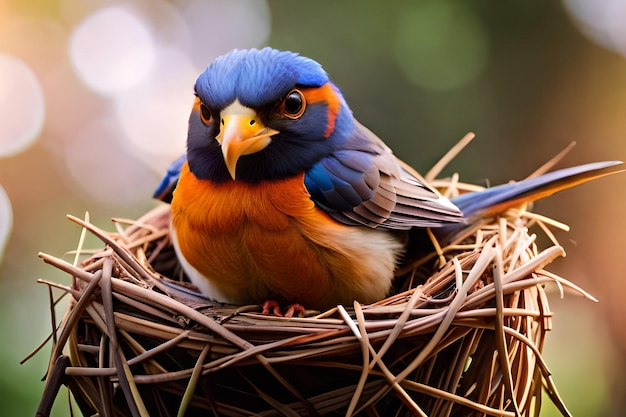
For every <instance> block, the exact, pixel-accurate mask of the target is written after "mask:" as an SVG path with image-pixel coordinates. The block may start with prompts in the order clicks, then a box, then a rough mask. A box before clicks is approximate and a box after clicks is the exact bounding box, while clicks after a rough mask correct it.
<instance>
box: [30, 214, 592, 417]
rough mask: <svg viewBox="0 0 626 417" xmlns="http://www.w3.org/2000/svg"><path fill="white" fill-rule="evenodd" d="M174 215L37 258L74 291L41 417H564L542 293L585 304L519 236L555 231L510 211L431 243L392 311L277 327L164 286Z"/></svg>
mask: <svg viewBox="0 0 626 417" xmlns="http://www.w3.org/2000/svg"><path fill="white" fill-rule="evenodd" d="M169 215H170V214H169V207H168V206H160V207H158V208H156V209H154V210H153V211H151V212H149V213H147V214H146V215H145V216H144V217H142V218H141V219H139V220H137V221H134V222H128V221H117V223H116V224H117V226H118V227H117V230H116V232H113V233H109V232H105V231H103V230H101V229H99V228H97V227H96V226H94V225H92V224H90V223H88V222H85V221H80V220H78V219H74V220H75V221H76V222H78V223H80V224H81V225H82V226H83V227H84V228H85V229H87V230H89V231H90V232H92V233H95V234H96V235H98V236H99V237H100V238H101V239H102V240H103V242H104V243H105V246H104V248H103V249H102V250H100V251H98V253H95V254H93V255H92V256H90V257H89V258H88V259H87V260H85V261H83V262H82V263H81V264H80V265H78V266H74V265H73V264H71V263H69V262H66V261H64V260H61V259H58V258H55V257H52V256H48V255H41V256H42V257H43V259H44V260H45V261H46V262H48V263H50V264H52V265H54V266H56V267H57V268H60V269H62V270H64V271H66V272H68V273H69V274H70V275H71V276H72V277H73V280H72V284H71V285H70V286H63V285H59V284H51V283H48V284H49V285H50V286H51V287H57V288H61V289H62V290H63V291H64V292H66V293H67V294H69V296H70V298H71V300H70V303H69V307H68V309H67V311H66V313H65V316H64V317H63V319H62V320H61V323H60V324H59V328H58V330H57V331H56V340H55V343H54V345H53V349H52V355H51V362H50V370H49V374H48V381H47V388H46V393H47V395H46V396H45V397H44V401H42V407H41V408H40V410H44V411H43V412H42V413H43V414H45V410H46V409H48V407H49V405H50V403H51V401H52V399H53V398H54V396H55V395H56V390H55V389H56V388H57V385H58V384H59V383H60V382H63V383H65V384H66V385H68V387H69V389H70V390H71V392H72V394H73V396H74V398H75V399H76V401H77V403H78V404H79V406H80V408H81V411H82V413H83V415H85V416H90V415H95V414H98V415H101V416H126V415H128V416H174V415H183V414H184V415H186V416H207V415H223V416H249V415H258V416H273V415H288V416H301V415H312V416H315V415H342V416H343V415H364V416H376V415H397V416H408V415H418V416H437V417H441V416H475V415H488V416H514V415H516V413H518V414H520V415H525V416H532V415H537V414H536V412H538V409H539V408H540V406H541V393H542V389H545V390H546V391H547V393H548V394H549V395H550V397H551V399H552V401H553V402H554V403H555V404H556V405H557V406H558V407H559V409H560V410H561V411H562V413H563V414H564V415H567V410H566V409H565V406H564V405H563V404H562V402H561V401H560V399H559V397H558V395H557V393H556V390H555V388H554V385H553V383H552V380H551V378H550V372H549V370H548V368H547V366H546V364H545V363H544V361H543V359H542V357H541V350H542V347H543V344H544V337H545V335H546V332H547V331H548V330H549V329H550V327H551V312H550V308H549V306H548V300H547V297H546V293H545V292H544V285H545V284H547V283H551V282H556V283H557V284H558V285H560V286H568V287H571V288H574V289H575V290H577V291H579V292H581V290H579V289H577V288H576V287H574V286H573V285H572V284H570V283H569V282H568V281H566V280H565V279H563V278H560V277H558V276H555V275H553V274H551V273H549V272H547V271H545V270H544V267H545V266H546V265H547V264H549V263H550V262H551V261H553V260H554V259H555V258H557V257H559V256H561V255H562V254H563V250H562V248H561V247H559V246H558V245H557V244H556V243H554V244H553V245H552V246H550V247H548V248H547V249H545V250H542V251H539V250H538V249H537V246H536V244H535V235H533V234H530V233H529V231H528V229H527V227H529V226H530V225H532V224H534V223H537V222H539V223H541V225H542V228H543V229H544V230H547V229H546V227H545V224H546V222H548V223H550V221H549V220H547V219H544V218H541V217H539V216H537V215H533V214H532V213H529V212H528V211H525V210H522V209H520V210H509V211H508V212H507V213H505V215H503V216H502V217H498V218H494V219H487V220H485V221H484V222H482V223H481V224H474V225H471V226H469V227H468V228H467V229H465V230H464V233H463V234H462V236H458V237H457V238H456V239H454V240H452V241H451V242H449V243H446V244H445V245H444V246H443V247H441V246H442V245H440V242H437V241H436V240H434V241H433V242H432V245H433V248H434V249H432V250H431V251H430V252H428V253H425V254H424V253H422V254H420V256H419V257H416V258H415V259H410V260H408V261H409V262H408V263H407V265H406V266H405V267H404V268H403V271H402V278H400V277H399V278H398V282H399V288H398V292H397V293H395V294H393V295H391V296H390V297H389V298H387V299H384V300H380V301H379V302H377V303H375V304H373V305H360V304H358V303H355V304H354V305H352V306H338V307H336V308H334V309H332V310H330V311H326V312H320V313H317V314H314V315H312V316H309V317H303V318H292V319H285V318H279V317H273V316H264V315H262V314H260V313H259V311H260V309H259V306H230V305H221V304H216V303H213V302H211V301H209V300H207V299H205V298H203V297H201V296H200V295H199V294H198V293H197V292H195V290H194V288H193V287H192V286H191V285H189V284H187V283H185V282H184V281H179V280H172V279H169V278H176V277H177V276H180V268H179V266H178V263H177V260H176V257H175V255H174V252H173V250H172V247H171V244H170V241H169V237H168V236H169V230H168V228H169ZM431 237H432V235H431ZM165 276H169V278H166V277H165ZM65 355H67V357H69V360H68V359H67V358H66V356H65Z"/></svg>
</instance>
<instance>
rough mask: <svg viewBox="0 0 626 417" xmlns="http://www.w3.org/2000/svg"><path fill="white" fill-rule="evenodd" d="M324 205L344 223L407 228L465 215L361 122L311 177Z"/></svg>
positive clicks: (307, 181) (314, 194) (308, 178)
mask: <svg viewBox="0 0 626 417" xmlns="http://www.w3.org/2000/svg"><path fill="white" fill-rule="evenodd" d="M305 185H306V186H307V189H308V191H309V193H310V194H311V197H312V198H313V200H314V201H315V202H316V203H317V204H318V206H319V207H321V208H322V209H324V210H325V211H327V212H328V214H329V215H330V216H331V217H333V218H334V219H336V220H337V221H339V222H342V223H346V224H362V225H366V226H369V227H372V228H378V227H380V228H385V229H395V230H407V229H410V228H412V227H435V226H440V225H446V224H451V223H458V222H459V221H461V220H462V213H461V211H460V210H459V209H457V208H456V207H455V206H454V204H452V203H451V202H450V201H449V200H448V199H446V198H444V197H443V196H441V194H439V193H438V192H437V191H436V190H435V189H433V188H432V187H430V186H428V185H427V184H426V182H425V181H424V179H423V178H422V177H421V176H420V175H419V174H418V173H417V172H415V171H414V170H412V168H410V167H408V165H406V164H405V163H404V162H402V161H400V160H399V159H398V158H396V157H395V156H394V155H393V153H392V152H391V150H390V149H389V148H388V147H387V146H386V145H385V144H384V143H383V142H382V141H381V140H380V139H379V138H378V137H377V136H376V135H374V134H373V133H372V132H371V131H370V130H368V129H367V128H366V127H364V126H363V125H361V124H359V123H358V122H357V123H356V124H355V130H354V132H353V134H352V136H351V137H350V138H349V139H348V140H347V141H346V142H345V143H343V144H342V147H341V149H339V150H336V151H335V152H333V153H332V154H331V155H330V156H328V157H326V158H323V159H322V160H321V161H320V162H318V163H317V164H316V165H315V166H314V167H313V168H312V169H311V170H309V171H308V172H307V174H306V176H305Z"/></svg>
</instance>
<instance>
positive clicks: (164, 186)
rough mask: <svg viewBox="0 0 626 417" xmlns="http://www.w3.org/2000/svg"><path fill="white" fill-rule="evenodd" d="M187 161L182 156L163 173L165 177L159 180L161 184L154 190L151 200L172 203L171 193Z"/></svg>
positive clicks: (185, 156)
mask: <svg viewBox="0 0 626 417" xmlns="http://www.w3.org/2000/svg"><path fill="white" fill-rule="evenodd" d="M186 161H187V155H182V156H181V157H180V158H178V159H177V160H175V161H174V162H172V163H171V164H170V166H169V168H168V169H167V172H166V173H165V176H164V177H163V179H162V180H161V183H160V184H159V185H158V186H157V188H156V190H154V194H153V195H152V197H153V198H156V199H157V200H161V201H164V202H166V203H171V202H172V193H173V192H174V189H175V188H176V184H178V178H179V177H180V170H181V169H182V167H183V164H184V163H185V162H186Z"/></svg>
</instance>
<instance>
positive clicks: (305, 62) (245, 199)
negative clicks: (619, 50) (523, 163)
mask: <svg viewBox="0 0 626 417" xmlns="http://www.w3.org/2000/svg"><path fill="white" fill-rule="evenodd" d="M195 94H196V98H195V103H194V106H193V110H192V112H191V116H190V119H189V132H188V140H187V154H186V158H184V157H183V158H181V159H179V160H177V161H176V162H175V163H174V164H173V168H171V171H170V172H169V173H168V176H167V177H166V178H165V179H164V181H163V183H162V184H161V186H160V187H159V188H158V189H157V192H156V193H155V196H160V197H162V198H163V199H164V200H165V199H168V197H167V196H168V194H169V192H170V191H171V190H172V189H173V188H174V187H175V189H174V191H173V197H172V201H171V209H172V240H173V242H174V246H175V249H176V252H177V255H178V257H179V259H180V262H181V265H182V267H183V269H184V270H185V272H186V273H187V275H188V276H189V278H190V279H191V281H192V282H193V283H194V284H195V285H196V286H197V287H198V288H199V289H200V290H201V291H202V293H204V294H205V295H206V296H208V297H209V298H211V299H213V300H216V301H220V302H226V303H232V304H259V303H262V302H264V301H266V300H276V301H278V302H279V303H292V304H300V305H305V306H307V307H310V308H315V309H325V308H329V307H332V306H334V305H337V304H347V305H351V304H352V302H353V301H354V300H358V301H360V302H362V303H371V302H374V301H377V300H380V299H382V298H384V297H385V296H386V295H387V294H388V292H389V290H390V288H391V286H392V281H393V279H394V270H395V269H396V267H397V265H398V263H399V262H400V261H401V259H402V254H403V252H404V251H405V245H406V243H407V235H408V231H409V230H411V229H414V228H426V227H431V228H438V227H440V226H446V225H453V224H463V222H464V221H466V220H467V218H468V217H472V216H476V215H479V214H480V213H482V212H484V211H486V210H487V211H488V210H489V208H490V207H491V208H493V207H498V208H499V209H502V208H503V207H504V205H505V201H510V202H511V204H515V203H519V201H520V199H522V200H524V201H527V200H532V199H534V198H538V197H541V196H544V195H547V194H551V193H553V192H556V191H558V190H560V189H563V188H567V187H568V186H569V185H570V183H576V182H581V181H584V180H588V179H590V178H595V177H597V176H600V175H602V174H603V173H605V171H607V170H611V169H612V167H613V166H615V165H616V164H618V162H607V163H599V164H596V165H589V166H584V167H582V168H581V167H579V168H577V170H576V171H568V170H564V171H557V172H554V173H551V174H549V175H548V176H546V177H540V178H541V179H535V180H531V182H521V183H517V184H514V185H505V186H503V188H501V189H499V188H493V189H490V190H487V191H486V192H485V194H480V195H476V193H474V194H472V195H470V194H467V195H464V196H461V197H460V198H459V200H458V201H456V203H457V204H456V205H455V204H454V203H453V202H451V201H449V200H448V199H446V198H444V197H442V196H441V195H440V194H439V193H438V192H437V191H436V190H434V189H433V188H431V187H430V186H428V185H427V184H426V183H425V181H424V180H423V178H421V177H420V176H419V174H417V173H416V172H415V171H414V170H413V169H411V168H410V167H408V166H407V165H406V164H405V163H403V162H402V161H400V160H399V159H398V158H396V157H395V156H394V155H393V153H392V152H391V150H390V149H389V148H388V147H387V146H386V145H385V144H384V143H383V141H382V140H380V139H379V138H378V137H377V136H376V135H374V134H373V133H372V132H371V131H370V130H368V129H367V128H366V127H364V126H363V125H361V124H360V123H359V122H358V121H357V120H356V119H355V118H354V116H353V114H352V111H351V110H350V108H349V107H348V104H347V103H346V101H345V100H344V98H343V96H342V94H341V92H340V90H339V89H338V88H337V87H336V86H335V85H334V84H333V83H332V82H331V81H330V80H329V78H328V76H327V74H326V72H325V71H324V70H323V69H322V67H321V66H320V64H318V63H317V62H315V61H313V60H311V59H309V58H305V57H303V56H301V55H298V54H295V53H292V52H282V51H278V50H275V49H271V48H264V49H261V50H256V49H252V50H235V51H233V52H230V53H228V54H226V55H224V56H221V57H219V58H217V59H216V60H215V61H214V62H213V63H212V64H210V65H209V66H208V67H207V69H206V70H205V71H204V72H203V73H202V74H201V75H200V76H199V78H198V79H197V81H196V84H195ZM267 306H269V304H268V305H267Z"/></svg>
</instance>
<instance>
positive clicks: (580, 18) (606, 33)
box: [563, 0, 626, 56]
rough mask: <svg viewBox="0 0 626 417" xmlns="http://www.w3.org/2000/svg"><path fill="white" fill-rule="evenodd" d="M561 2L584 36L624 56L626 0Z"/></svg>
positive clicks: (571, 0) (569, 0) (625, 48)
mask: <svg viewBox="0 0 626 417" xmlns="http://www.w3.org/2000/svg"><path fill="white" fill-rule="evenodd" d="M563 4H564V6H565V8H566V9H567V10H568V11H569V12H570V13H571V15H572V17H573V18H574V22H575V23H576V24H577V25H578V27H579V29H580V30H581V32H582V33H583V34H585V36H587V37H588V38H589V39H591V40H592V41H593V42H595V43H597V44H598V45H601V46H603V47H604V48H606V49H608V50H611V51H613V52H617V53H619V54H621V55H624V56H626V1H624V0H595V1H587V0H563Z"/></svg>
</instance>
